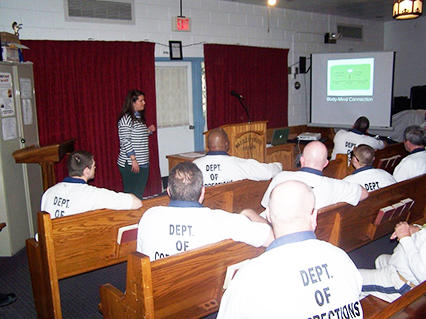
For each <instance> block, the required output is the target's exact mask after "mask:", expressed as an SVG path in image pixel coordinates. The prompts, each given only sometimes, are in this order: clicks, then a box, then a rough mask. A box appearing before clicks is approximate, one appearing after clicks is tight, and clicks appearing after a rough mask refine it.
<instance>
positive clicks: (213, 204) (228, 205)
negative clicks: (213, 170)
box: [203, 179, 271, 213]
mask: <svg viewBox="0 0 426 319" xmlns="http://www.w3.org/2000/svg"><path fill="white" fill-rule="evenodd" d="M270 182H271V181H270V180H267V181H251V180H247V179H245V180H242V181H237V182H232V183H228V184H221V185H216V186H211V187H206V193H205V196H204V202H203V205H204V206H206V207H210V208H212V209H223V210H226V211H228V212H234V213H239V212H240V211H242V210H243V209H245V208H251V209H254V210H255V211H256V212H261V211H263V210H264V208H263V207H262V206H261V205H260V202H261V200H262V197H263V194H265V192H266V189H267V188H268V186H269V183H270Z"/></svg>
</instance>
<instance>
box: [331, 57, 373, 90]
mask: <svg viewBox="0 0 426 319" xmlns="http://www.w3.org/2000/svg"><path fill="white" fill-rule="evenodd" d="M373 80H374V58H364V59H339V60H328V61H327V95H328V96H372V95H373V83H374V81H373Z"/></svg>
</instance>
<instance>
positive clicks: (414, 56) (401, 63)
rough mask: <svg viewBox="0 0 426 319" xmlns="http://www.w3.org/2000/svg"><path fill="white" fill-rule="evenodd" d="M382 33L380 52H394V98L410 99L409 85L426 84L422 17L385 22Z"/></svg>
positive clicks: (425, 21) (425, 33) (425, 20)
mask: <svg viewBox="0 0 426 319" xmlns="http://www.w3.org/2000/svg"><path fill="white" fill-rule="evenodd" d="M384 30H385V32H384V49H385V50H387V51H395V52H396V54H395V76H394V96H408V97H410V88H411V87H412V86H415V85H426V16H424V15H423V16H422V17H420V18H417V19H415V20H408V21H389V22H386V23H385V26H384Z"/></svg>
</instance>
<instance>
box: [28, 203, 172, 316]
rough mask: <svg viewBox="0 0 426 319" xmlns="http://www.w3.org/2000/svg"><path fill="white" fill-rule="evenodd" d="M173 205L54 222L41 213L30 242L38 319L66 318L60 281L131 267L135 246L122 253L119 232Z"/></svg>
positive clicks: (122, 248) (148, 206) (103, 212)
mask: <svg viewBox="0 0 426 319" xmlns="http://www.w3.org/2000/svg"><path fill="white" fill-rule="evenodd" d="M168 201H169V199H168V197H167V196H160V197H157V198H152V199H149V200H145V201H144V202H143V204H144V206H143V207H142V208H140V209H138V210H107V209H103V210H95V211H91V212H86V213H82V214H76V215H71V216H66V217H61V218H55V219H51V218H50V215H49V214H48V213H42V212H40V213H38V215H37V220H38V241H36V240H35V239H34V238H29V239H27V241H26V247H27V255H28V266H29V270H30V274H31V283H32V289H33V296H34V304H35V307H36V310H37V316H38V318H40V319H41V318H43V319H44V318H47V319H50V318H62V311H61V301H60V292H59V280H60V279H63V278H67V277H70V276H73V275H77V274H81V273H85V272H88V271H91V270H95V269H99V268H103V267H106V266H109V265H114V264H117V263H120V262H124V261H126V258H127V255H128V254H129V253H130V252H132V251H135V250H136V242H134V243H131V244H129V243H126V246H125V247H120V245H118V244H117V233H118V229H119V228H120V227H123V226H127V225H131V224H137V223H138V222H139V220H140V218H141V216H142V214H143V212H144V211H145V210H146V209H148V208H150V207H153V206H158V205H167V203H168Z"/></svg>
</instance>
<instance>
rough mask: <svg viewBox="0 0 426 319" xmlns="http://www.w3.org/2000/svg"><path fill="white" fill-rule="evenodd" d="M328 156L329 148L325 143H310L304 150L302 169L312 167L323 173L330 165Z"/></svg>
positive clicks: (301, 159) (301, 161) (301, 160)
mask: <svg viewBox="0 0 426 319" xmlns="http://www.w3.org/2000/svg"><path fill="white" fill-rule="evenodd" d="M327 155H328V152H327V147H326V146H325V145H324V144H323V143H321V142H319V141H314V142H310V143H309V144H308V145H306V146H305V148H304V149H303V154H302V157H301V158H300V163H301V164H302V167H310V168H314V169H317V170H319V171H322V170H323V169H324V167H326V166H327V164H328V160H327Z"/></svg>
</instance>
